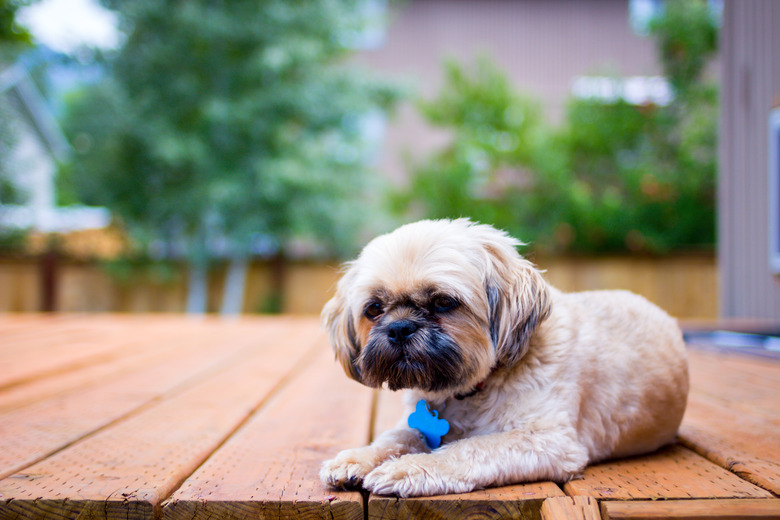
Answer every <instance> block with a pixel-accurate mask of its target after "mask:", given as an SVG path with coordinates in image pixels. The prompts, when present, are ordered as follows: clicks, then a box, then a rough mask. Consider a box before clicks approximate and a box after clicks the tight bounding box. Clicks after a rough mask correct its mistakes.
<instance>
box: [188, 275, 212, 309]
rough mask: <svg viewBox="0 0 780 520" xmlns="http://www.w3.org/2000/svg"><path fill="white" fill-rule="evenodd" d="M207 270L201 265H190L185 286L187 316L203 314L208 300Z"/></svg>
mask: <svg viewBox="0 0 780 520" xmlns="http://www.w3.org/2000/svg"><path fill="white" fill-rule="evenodd" d="M208 277H209V275H208V269H207V268H206V266H205V265H203V264H196V263H191V264H190V276H189V281H188V284H187V314H205V313H206V302H207V299H208V280H209V278H208Z"/></svg>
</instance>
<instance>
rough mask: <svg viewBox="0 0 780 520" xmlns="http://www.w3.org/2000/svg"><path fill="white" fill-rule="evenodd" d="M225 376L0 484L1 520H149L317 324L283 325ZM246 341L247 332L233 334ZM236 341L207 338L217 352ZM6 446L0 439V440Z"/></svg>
mask: <svg viewBox="0 0 780 520" xmlns="http://www.w3.org/2000/svg"><path fill="white" fill-rule="evenodd" d="M285 325H286V326H285V327H284V328H283V329H282V332H283V333H280V334H275V335H271V336H270V337H268V338H267V339H266V340H265V343H264V342H263V339H262V329H259V330H257V332H258V333H261V334H260V337H259V338H255V339H254V341H255V342H258V344H259V345H260V346H261V347H262V348H256V349H252V350H246V349H245V350H243V351H242V352H243V355H242V356H241V357H237V358H235V359H234V360H233V362H232V363H231V364H230V365H229V366H226V367H221V369H219V370H215V371H212V372H211V373H210V374H208V377H205V378H203V379H202V380H200V381H198V383H197V384H194V385H192V386H190V387H187V388H186V389H184V390H182V391H180V392H178V393H175V394H172V395H169V396H163V397H162V398H160V399H158V400H156V401H155V402H154V403H153V405H151V406H148V407H146V408H144V409H141V410H139V411H138V412H137V413H135V414H132V415H131V416H129V417H126V418H124V419H123V420H121V421H119V422H117V423H115V424H112V425H110V426H108V427H106V428H105V429H103V430H101V431H99V432H97V433H95V434H93V435H90V436H88V437H87V438H84V439H82V440H80V441H79V442H76V443H75V444H73V445H71V446H68V447H67V448H65V449H63V450H61V451H59V452H57V453H55V454H53V455H51V456H49V457H47V458H45V459H44V460H42V461H40V462H38V463H36V464H34V465H32V466H30V467H28V468H26V469H25V470H24V471H23V472H19V473H15V474H13V475H11V476H10V477H8V478H5V479H3V480H0V495H1V497H2V498H0V518H12V517H13V518H15V517H17V515H18V517H19V518H35V517H40V516H42V515H46V514H51V513H52V511H54V510H55V509H59V510H61V511H63V512H65V514H66V516H72V517H76V516H79V515H89V516H88V517H90V518H112V519H114V518H117V519H118V518H123V519H127V518H144V519H148V518H152V516H151V515H153V514H155V512H156V511H159V505H160V502H161V500H163V499H164V498H165V497H167V496H168V495H169V494H170V493H171V492H172V491H173V490H174V489H175V488H176V487H178V485H179V484H180V483H181V482H182V481H183V480H184V479H185V478H186V477H187V476H189V475H190V474H191V473H192V472H193V471H194V470H195V469H196V468H197V467H198V466H199V465H200V464H202V463H203V461H204V460H205V459H206V458H207V457H208V456H209V455H210V454H211V453H212V452H213V450H214V449H216V447H218V446H219V445H220V444H221V443H222V442H224V440H225V439H226V438H227V437H228V436H229V435H230V434H231V433H232V432H233V431H235V429H236V428H237V427H238V426H239V425H240V424H241V423H242V421H244V420H246V418H247V416H248V414H250V413H251V412H252V411H253V410H254V409H255V408H256V407H258V406H259V405H260V404H261V403H263V402H264V401H265V399H267V398H268V396H269V395H270V394H271V393H272V392H273V391H274V390H275V389H276V388H277V387H278V385H280V384H281V382H282V381H283V380H284V379H285V377H287V375H288V374H289V373H291V371H294V370H295V368H296V366H297V365H299V364H300V363H302V362H303V360H304V359H305V358H306V356H307V354H308V353H309V352H310V350H311V348H312V339H313V338H314V337H316V333H315V331H316V330H317V326H316V322H313V321H309V322H296V323H290V322H287V323H285ZM239 330H242V331H243V332H244V333H246V332H247V331H246V329H239ZM240 339H241V338H230V337H225V336H224V334H223V335H222V336H221V337H211V340H213V341H216V342H217V343H218V344H223V345H224V343H225V342H228V341H232V340H235V341H239V340H240ZM3 439H4V440H5V437H3Z"/></svg>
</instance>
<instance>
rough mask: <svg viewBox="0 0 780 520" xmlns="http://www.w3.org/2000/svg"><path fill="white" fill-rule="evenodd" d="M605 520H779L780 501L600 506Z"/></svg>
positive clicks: (732, 500) (685, 501)
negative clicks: (755, 519) (753, 519)
mask: <svg viewBox="0 0 780 520" xmlns="http://www.w3.org/2000/svg"><path fill="white" fill-rule="evenodd" d="M601 507H602V510H603V517H604V520H661V519H670V520H747V519H750V518H762V519H765V520H768V519H774V520H780V500H777V499H745V500H735V499H730V500H728V499H727V500H665V501H654V502H646V501H634V502H603V503H602V506H601Z"/></svg>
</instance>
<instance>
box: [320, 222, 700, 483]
mask: <svg viewBox="0 0 780 520" xmlns="http://www.w3.org/2000/svg"><path fill="white" fill-rule="evenodd" d="M518 245H521V244H520V242H518V241H517V240H514V239H513V238H510V237H509V236H508V235H506V234H505V233H503V232H501V231H498V230H496V229H494V228H492V227H490V226H487V225H479V224H473V223H471V222H469V221H468V220H465V219H460V220H452V221H450V220H439V221H421V222H417V223H414V224H409V225H406V226H403V227H401V228H399V229H397V230H395V231H394V232H392V233H389V234H387V235H383V236H380V237H378V238H376V239H374V240H373V241H372V242H370V243H369V244H368V245H367V246H366V247H365V249H364V250H363V252H362V253H361V254H360V256H359V257H358V259H357V260H355V261H353V262H351V263H350V264H348V266H347V270H346V272H345V274H344V276H343V277H342V279H341V280H340V281H339V283H338V286H337V290H336V295H335V296H334V297H333V299H332V300H331V301H329V302H328V303H327V305H326V306H325V308H324V309H323V320H324V323H325V326H326V328H327V329H328V331H329V335H330V340H331V343H332V345H333V347H334V350H335V352H336V357H337V358H338V360H339V361H340V362H341V363H342V365H343V366H344V369H345V371H346V372H347V374H348V375H349V376H350V377H352V378H353V379H356V380H358V381H360V382H362V383H364V384H366V385H368V386H372V387H379V386H383V385H386V386H388V387H389V388H390V389H393V390H395V389H401V388H406V389H409V390H408V392H407V396H406V404H407V407H408V408H409V411H412V410H413V409H414V405H415V403H416V402H417V400H419V399H426V400H427V402H428V403H429V405H430V406H431V408H433V409H436V410H438V412H439V416H440V417H441V418H443V419H446V420H447V421H449V423H450V431H449V433H448V434H447V435H446V436H445V437H444V438H443V444H442V446H441V447H440V448H438V449H436V450H433V451H431V450H430V449H429V448H428V447H427V446H426V444H425V442H424V439H423V436H422V435H421V434H420V432H418V431H417V430H413V429H410V428H408V427H407V426H406V418H405V417H404V418H403V419H402V420H401V422H399V424H398V426H397V428H396V429H394V430H390V431H388V432H385V433H384V434H382V435H380V436H379V437H378V438H377V439H376V440H375V441H374V442H373V443H372V444H371V445H370V446H366V447H363V448H357V449H349V450H345V451H342V452H341V453H339V454H338V455H337V456H336V457H335V458H334V459H332V460H328V461H326V462H325V463H324V464H323V466H322V471H321V473H320V476H321V478H322V479H323V481H324V482H326V483H327V484H329V485H331V486H333V487H340V488H343V487H355V486H358V485H362V487H363V488H364V489H366V490H369V491H372V492H374V493H379V494H395V495H399V496H421V495H437V494H443V493H460V492H466V491H471V490H473V489H477V488H484V487H486V486H497V485H502V484H510V483H518V482H528V481H537V480H554V481H558V482H565V481H567V480H569V479H571V478H573V477H575V476H577V475H578V474H580V473H581V472H582V471H583V469H584V468H585V466H586V464H588V463H593V462H596V461H600V460H604V459H607V458H613V457H623V456H628V455H635V454H640V453H645V452H649V451H652V450H655V449H657V448H659V447H661V446H663V445H665V444H667V443H670V442H673V441H674V439H675V435H676V432H677V428H678V426H679V424H680V421H681V420H682V416H683V412H684V410H685V404H686V399H687V394H688V369H687V361H686V353H685V346H684V343H683V340H682V335H681V333H680V329H679V328H678V326H677V323H676V322H675V320H673V319H672V318H670V317H669V316H668V315H667V314H666V313H664V312H663V311H662V310H660V309H659V308H658V307H656V306H654V305H653V304H651V303H649V302H648V301H646V300H645V299H643V298H641V297H640V296H636V295H634V294H631V293H629V292H625V291H594V292H582V293H570V294H564V293H562V292H560V291H558V290H556V289H554V288H553V287H551V286H550V285H548V284H547V283H546V282H545V281H544V279H543V278H542V276H541V274H540V272H539V271H538V270H537V269H535V268H534V267H533V265H532V264H531V263H530V262H528V261H527V260H525V259H523V258H522V257H521V256H520V255H519V254H518V253H517V251H516V249H515V248H516V246H518ZM401 320H404V321H401ZM399 323H402V324H403V325H399ZM393 324H395V325H393ZM399 327H400V330H401V333H400V335H399ZM407 335H408V338H407V339H403V338H404V337H406V336H407ZM393 338H395V340H393ZM478 388H479V390H478V391H476V393H473V394H472V392H474V391H475V390H476V389H478ZM465 395H468V397H464V396H465ZM456 396H458V397H459V399H458V398H456Z"/></svg>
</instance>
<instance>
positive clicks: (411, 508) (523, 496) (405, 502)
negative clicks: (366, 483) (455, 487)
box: [368, 482, 563, 520]
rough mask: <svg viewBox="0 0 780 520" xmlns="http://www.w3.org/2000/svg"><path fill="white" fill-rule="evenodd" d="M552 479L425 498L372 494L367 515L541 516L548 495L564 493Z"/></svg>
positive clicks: (446, 516) (395, 517) (455, 517)
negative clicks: (550, 480)
mask: <svg viewBox="0 0 780 520" xmlns="http://www.w3.org/2000/svg"><path fill="white" fill-rule="evenodd" d="M562 495H563V493H562V492H561V490H560V488H559V487H558V486H557V485H555V484H553V483H552V482H537V483H532V484H518V485H514V486H504V487H498V488H489V489H484V490H480V491H474V492H471V493H460V494H453V495H441V496H434V497H423V498H396V497H383V496H377V495H371V496H370V498H369V501H368V518H369V519H371V520H379V519H383V520H384V519H400V518H443V519H460V518H539V514H540V513H539V511H540V509H541V507H542V503H543V502H544V500H545V499H547V498H550V497H556V496H562Z"/></svg>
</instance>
